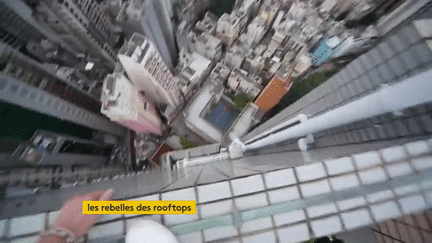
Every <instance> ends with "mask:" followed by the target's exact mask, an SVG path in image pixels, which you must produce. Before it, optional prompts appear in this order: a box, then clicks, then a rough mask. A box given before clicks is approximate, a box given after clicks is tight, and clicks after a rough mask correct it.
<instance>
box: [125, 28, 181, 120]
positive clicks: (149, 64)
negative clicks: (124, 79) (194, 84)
mask: <svg viewBox="0 0 432 243" xmlns="http://www.w3.org/2000/svg"><path fill="white" fill-rule="evenodd" d="M118 58H119V61H120V63H121V65H122V66H123V68H124V70H125V72H126V74H127V76H128V77H129V79H130V81H131V82H132V83H133V85H134V86H135V88H136V89H138V90H139V91H142V92H144V96H145V97H146V98H148V99H149V100H150V101H151V102H153V103H154V104H155V105H158V106H159V107H160V108H161V107H166V109H165V111H166V112H168V113H171V112H172V111H174V110H176V109H177V108H178V107H179V106H180V105H181V103H182V96H181V92H180V90H179V87H178V82H179V80H178V79H174V76H173V73H172V72H171V70H170V68H169V66H168V65H167V64H166V63H165V61H164V59H163V58H162V56H161V55H160V54H159V52H158V50H157V48H156V47H155V45H154V44H153V43H152V42H151V41H150V40H149V39H147V38H145V37H144V36H143V35H141V34H138V33H135V34H134V35H133V36H132V38H131V39H130V41H129V42H128V43H125V45H124V46H123V47H122V48H121V49H120V51H119V55H118ZM161 112H162V113H163V114H166V113H165V112H164V111H161ZM167 116H168V117H169V116H170V115H167Z"/></svg>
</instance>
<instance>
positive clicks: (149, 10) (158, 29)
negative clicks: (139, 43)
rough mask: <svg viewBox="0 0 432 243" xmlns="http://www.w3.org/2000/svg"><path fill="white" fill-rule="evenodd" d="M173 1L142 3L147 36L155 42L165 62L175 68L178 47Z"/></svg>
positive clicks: (157, 0) (155, 0) (143, 21)
mask: <svg viewBox="0 0 432 243" xmlns="http://www.w3.org/2000/svg"><path fill="white" fill-rule="evenodd" d="M172 8H173V7H172V3H171V1H169V0H148V1H145V2H144V4H143V5H142V12H143V17H142V19H141V25H142V26H143V28H144V32H145V34H146V36H147V37H148V38H149V39H150V40H151V41H152V42H153V43H154V44H155V46H156V47H157V50H158V51H159V53H160V55H161V57H162V59H163V60H164V62H165V64H166V65H167V66H168V67H169V68H170V69H173V68H174V67H175V66H176V64H177V58H178V49H177V45H176V42H175V36H174V27H173V23H172V18H173V12H172Z"/></svg>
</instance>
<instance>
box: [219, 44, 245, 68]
mask: <svg viewBox="0 0 432 243" xmlns="http://www.w3.org/2000/svg"><path fill="white" fill-rule="evenodd" d="M243 60H244V54H243V52H242V50H241V49H240V48H239V47H238V46H234V47H231V48H230V49H228V51H227V52H226V53H225V59H224V64H225V65H227V66H228V67H230V68H231V69H233V68H240V67H241V65H242V63H243Z"/></svg>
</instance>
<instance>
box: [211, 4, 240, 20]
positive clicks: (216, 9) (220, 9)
mask: <svg viewBox="0 0 432 243" xmlns="http://www.w3.org/2000/svg"><path fill="white" fill-rule="evenodd" d="M234 5H235V1H234V0H213V1H212V3H211V4H210V8H209V11H210V12H211V13H213V14H214V15H216V16H217V17H221V16H222V15H223V14H224V13H228V14H230V13H231V11H232V10H233V8H234Z"/></svg>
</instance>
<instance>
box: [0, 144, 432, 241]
mask: <svg viewBox="0 0 432 243" xmlns="http://www.w3.org/2000/svg"><path fill="white" fill-rule="evenodd" d="M431 146H432V139H431V140H421V141H417V142H412V143H408V144H404V145H401V146H395V147H390V148H386V149H382V150H379V151H370V152H367V153H362V154H355V155H352V156H349V157H343V158H337V159H333V160H328V161H323V162H320V163H314V164H309V165H304V166H299V167H295V168H287V169H282V170H277V171H271V172H267V173H261V174H255V175H252V176H247V177H243V178H236V179H232V180H228V181H222V182H217V183H213V184H207V185H200V186H197V187H190V188H184V189H180V190H174V191H168V192H162V193H158V194H153V195H148V196H144V197H139V198H133V199H131V200H196V201H197V214H196V215H164V216H161V215H152V216H142V215H106V216H103V217H102V218H101V220H100V221H99V222H98V224H97V225H96V226H95V227H93V228H92V229H91V230H90V231H89V233H88V235H87V241H88V242H119V241H123V240H124V235H125V232H127V229H128V228H130V227H131V226H132V225H133V224H134V222H136V221H138V220H142V219H152V220H155V221H158V222H160V223H162V224H164V225H166V226H168V227H170V228H171V229H172V230H173V231H174V232H177V233H178V232H183V233H181V234H179V239H180V241H181V242H209V241H216V240H221V239H225V240H233V241H234V242H235V241H237V240H239V239H240V238H241V239H242V241H243V242H258V241H259V239H266V242H272V241H274V242H276V241H277V240H279V241H280V242H285V241H289V242H300V241H304V240H308V239H310V238H314V237H319V236H323V235H328V234H333V233H337V232H340V231H344V230H351V229H355V228H357V227H362V226H366V225H370V224H373V223H376V222H383V221H386V220H388V219H390V218H398V217H400V216H402V215H408V214H411V213H417V212H418V211H423V210H424V209H425V208H427V207H428V206H430V205H432V182H431V181H430V180H427V178H430V177H431V175H432V170H431V168H432V155H431V151H432V149H431ZM413 178H414V180H413ZM415 178H417V180H415ZM424 178H426V180H423V179H424ZM55 216H56V212H50V213H47V214H38V215H31V216H25V217H19V218H13V219H10V220H3V221H0V234H1V235H2V238H1V239H4V240H10V242H23V241H24V242H26V241H27V240H29V241H32V240H34V239H35V238H36V237H37V234H38V232H40V231H42V230H43V229H44V228H46V227H47V226H48V225H49V224H50V223H52V222H53V220H54V219H55ZM257 216H259V217H257ZM215 217H217V218H219V219H223V220H220V221H221V222H226V224H224V225H222V227H211V226H210V227H208V228H205V229H202V230H199V231H197V232H188V229H190V228H191V225H192V224H196V225H198V227H199V225H201V224H202V223H206V222H209V221H208V220H210V221H211V220H212V219H214V218H215ZM184 232H186V233H188V234H184ZM293 235H295V237H293Z"/></svg>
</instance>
